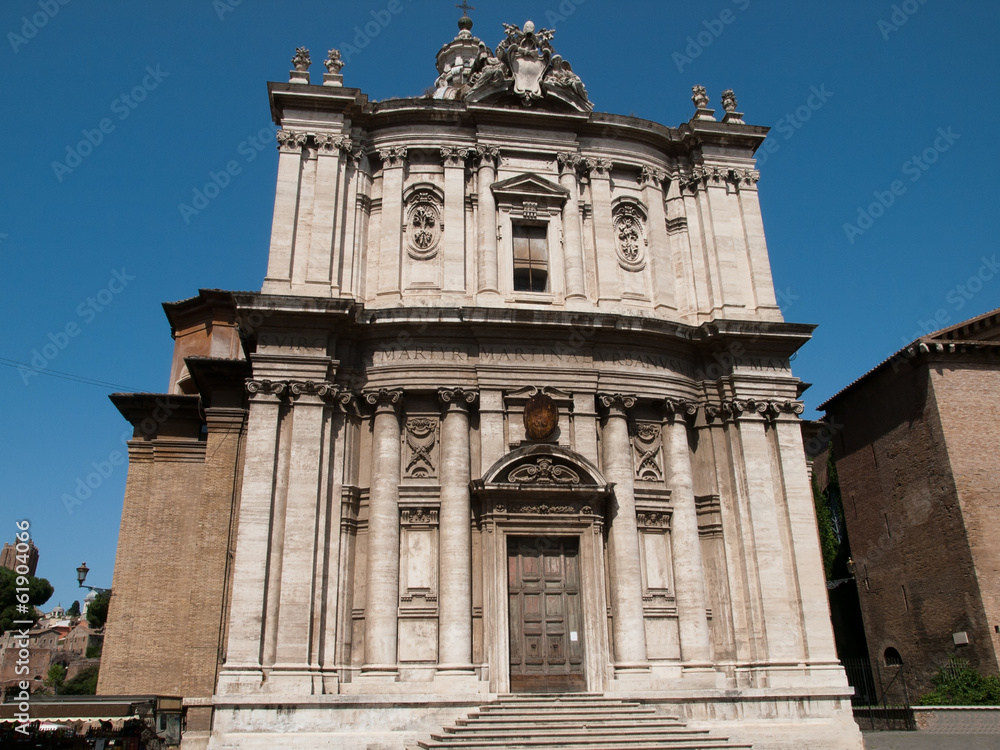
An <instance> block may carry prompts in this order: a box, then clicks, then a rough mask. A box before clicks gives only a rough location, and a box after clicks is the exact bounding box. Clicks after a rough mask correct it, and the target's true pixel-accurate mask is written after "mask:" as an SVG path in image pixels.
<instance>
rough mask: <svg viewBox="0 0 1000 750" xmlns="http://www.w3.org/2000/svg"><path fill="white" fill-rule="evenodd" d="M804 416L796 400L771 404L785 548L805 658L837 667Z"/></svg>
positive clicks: (801, 406)
mask: <svg viewBox="0 0 1000 750" xmlns="http://www.w3.org/2000/svg"><path fill="white" fill-rule="evenodd" d="M803 411H804V406H803V404H802V403H801V402H800V401H785V402H775V405H774V407H773V408H772V413H775V415H776V416H775V420H774V433H775V435H774V439H775V440H776V441H777V447H778V459H779V460H780V462H781V475H782V479H783V480H784V485H785V502H786V503H787V513H788V526H789V530H790V534H789V544H790V545H791V547H792V554H793V555H794V558H795V569H796V571H797V575H796V578H797V582H798V588H799V599H800V600H801V602H802V629H803V632H802V637H803V641H804V655H805V658H806V659H808V660H809V661H810V663H812V664H816V663H817V662H821V661H822V662H829V663H837V653H836V649H835V648H834V640H833V626H832V624H831V622H830V600H829V599H828V598H827V597H825V596H823V594H824V593H825V590H826V581H825V576H824V572H823V557H822V555H821V554H820V550H819V547H818V546H817V545H816V506H815V504H814V502H813V495H812V488H811V486H810V482H809V476H808V473H807V470H806V461H805V449H804V448H803V446H802V425H801V423H800V422H799V419H798V416H797V415H799V414H801V413H802V412H803Z"/></svg>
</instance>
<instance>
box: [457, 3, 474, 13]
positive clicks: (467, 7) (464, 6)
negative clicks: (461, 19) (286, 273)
mask: <svg viewBox="0 0 1000 750" xmlns="http://www.w3.org/2000/svg"><path fill="white" fill-rule="evenodd" d="M455 7H456V8H461V9H462V13H464V14H465V15H469V11H470V10H475V9H476V6H474V5H469V0H462V4H461V5H456V6H455Z"/></svg>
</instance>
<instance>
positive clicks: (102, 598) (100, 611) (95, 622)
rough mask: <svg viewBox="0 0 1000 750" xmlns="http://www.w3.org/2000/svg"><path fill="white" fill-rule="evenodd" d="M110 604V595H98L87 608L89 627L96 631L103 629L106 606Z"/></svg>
mask: <svg viewBox="0 0 1000 750" xmlns="http://www.w3.org/2000/svg"><path fill="white" fill-rule="evenodd" d="M110 603H111V594H110V593H108V594H104V593H101V594H98V595H97V596H96V597H95V598H94V601H92V602H91V603H90V606H89V607H87V622H88V623H89V624H90V627H92V628H94V629H95V630H97V629H98V628H103V627H104V623H105V622H107V619H108V605H109V604H110Z"/></svg>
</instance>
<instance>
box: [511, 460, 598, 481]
mask: <svg viewBox="0 0 1000 750" xmlns="http://www.w3.org/2000/svg"><path fill="white" fill-rule="evenodd" d="M507 480H508V481H510V482H517V483H518V484H527V483H536V482H537V483H539V484H543V483H544V484H551V483H555V484H579V483H580V475H579V474H577V473H576V472H575V471H573V470H572V469H570V468H568V467H566V466H555V465H554V464H553V463H552V459H550V458H539V459H538V461H536V462H535V465H534V466H531V465H524V466H518V467H517V468H516V469H514V470H513V471H511V472H510V474H508V475H507Z"/></svg>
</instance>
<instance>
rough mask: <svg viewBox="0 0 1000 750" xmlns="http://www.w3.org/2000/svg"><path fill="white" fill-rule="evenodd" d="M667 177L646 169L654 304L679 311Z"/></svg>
mask: <svg viewBox="0 0 1000 750" xmlns="http://www.w3.org/2000/svg"><path fill="white" fill-rule="evenodd" d="M666 178H667V176H666V174H665V173H664V172H663V171H662V170H659V169H654V168H652V167H643V168H642V177H641V182H642V198H643V200H644V201H646V207H647V209H648V210H649V260H650V265H651V266H652V271H653V303H654V304H655V305H656V306H657V308H663V307H666V308H669V309H671V310H674V309H676V308H677V303H676V301H675V284H676V282H675V276H676V273H675V271H674V267H673V264H672V263H671V257H670V247H669V241H668V240H667V214H666V210H665V208H664V205H663V181H664V180H665V179H666Z"/></svg>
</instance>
